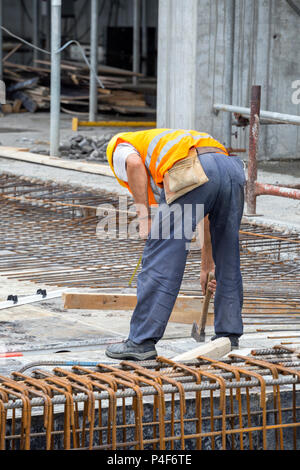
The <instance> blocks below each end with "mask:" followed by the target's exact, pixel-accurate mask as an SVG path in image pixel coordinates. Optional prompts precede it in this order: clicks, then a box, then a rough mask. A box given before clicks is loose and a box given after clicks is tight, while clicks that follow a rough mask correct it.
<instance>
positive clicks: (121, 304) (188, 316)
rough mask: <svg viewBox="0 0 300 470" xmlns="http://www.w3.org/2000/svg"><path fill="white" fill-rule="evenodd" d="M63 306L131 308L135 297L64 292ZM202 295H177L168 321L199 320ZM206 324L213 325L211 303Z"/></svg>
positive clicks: (78, 307) (104, 308)
mask: <svg viewBox="0 0 300 470" xmlns="http://www.w3.org/2000/svg"><path fill="white" fill-rule="evenodd" d="M62 297H63V302H64V308H66V309H82V310H133V309H134V308H135V306H136V302H137V298H136V295H134V294H102V293H91V294H90V293H86V292H83V293H80V292H69V293H68V292H65V293H64V294H63V296H62ZM202 304H203V297H200V296H199V297H197V296H185V295H179V296H178V297H177V300H176V303H175V306H174V309H173V312H172V314H171V317H170V321H172V322H176V323H185V324H192V323H193V322H194V321H196V322H199V319H200V313H201V310H202ZM208 313H209V314H208V318H207V325H209V326H210V325H213V303H212V302H211V304H210V307H209V310H208Z"/></svg>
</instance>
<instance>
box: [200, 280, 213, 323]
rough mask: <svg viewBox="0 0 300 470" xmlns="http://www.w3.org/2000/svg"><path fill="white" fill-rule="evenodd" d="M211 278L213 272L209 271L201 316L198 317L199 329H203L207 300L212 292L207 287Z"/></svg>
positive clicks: (208, 300)
mask: <svg viewBox="0 0 300 470" xmlns="http://www.w3.org/2000/svg"><path fill="white" fill-rule="evenodd" d="M213 279H215V276H214V273H212V272H210V273H209V275H208V278H207V285H206V293H205V297H204V301H203V306H202V312H201V317H200V330H201V331H203V330H204V328H205V325H206V320H207V313H208V307H209V302H210V299H211V296H212V292H211V291H210V290H209V289H208V283H209V282H210V281H212V280H213Z"/></svg>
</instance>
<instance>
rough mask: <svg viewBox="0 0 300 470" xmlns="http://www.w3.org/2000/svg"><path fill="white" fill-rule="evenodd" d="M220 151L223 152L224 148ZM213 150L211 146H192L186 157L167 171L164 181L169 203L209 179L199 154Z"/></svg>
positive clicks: (214, 150)
mask: <svg viewBox="0 0 300 470" xmlns="http://www.w3.org/2000/svg"><path fill="white" fill-rule="evenodd" d="M217 150H220V149H217ZM220 151H221V152H222V150H220ZM212 152H216V149H215V148H209V147H203V148H198V149H196V148H195V147H192V148H191V149H190V150H189V153H188V155H187V157H186V158H183V159H182V160H179V161H178V162H176V163H174V165H173V166H172V167H171V168H170V169H169V171H167V172H166V173H165V175H164V181H163V183H164V190H165V197H166V201H167V204H171V203H172V202H173V201H175V200H176V199H178V198H179V197H180V196H183V195H184V194H186V193H188V192H190V191H192V190H193V189H195V188H198V187H199V186H202V185H203V184H204V183H206V182H207V181H208V177H207V176H206V174H205V171H204V170H203V167H202V165H201V162H200V160H199V158H198V154H204V153H212ZM222 153H223V152H222Z"/></svg>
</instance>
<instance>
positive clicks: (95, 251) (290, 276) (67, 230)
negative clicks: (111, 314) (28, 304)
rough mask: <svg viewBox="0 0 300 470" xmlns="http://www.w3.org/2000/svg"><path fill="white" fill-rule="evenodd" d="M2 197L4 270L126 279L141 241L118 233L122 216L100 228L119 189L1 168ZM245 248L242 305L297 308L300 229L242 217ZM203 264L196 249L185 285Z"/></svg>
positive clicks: (108, 281) (84, 279)
mask: <svg viewBox="0 0 300 470" xmlns="http://www.w3.org/2000/svg"><path fill="white" fill-rule="evenodd" d="M0 200H2V202H3V203H2V204H1V205H0V217H1V227H0V235H1V238H0V250H2V253H1V258H0V275H1V274H2V275H5V276H7V277H8V278H11V279H19V280H26V281H33V282H35V283H39V284H42V283H43V284H47V285H49V286H51V285H53V286H60V287H70V286H71V287H89V288H103V287H127V286H128V282H129V279H130V278H131V275H132V272H133V269H134V267H135V266H136V264H137V262H138V260H139V257H140V255H141V253H142V251H143V245H144V242H143V241H141V240H138V239H128V238H123V239H122V238H119V237H117V231H118V221H119V219H117V225H116V227H115V230H116V238H109V240H107V239H101V238H99V237H98V236H97V231H96V229H97V223H98V221H99V220H98V218H97V216H96V208H97V207H98V206H100V205H102V204H110V205H111V207H114V208H115V209H116V213H118V211H119V199H118V197H117V196H116V195H115V194H111V193H107V192H105V191H95V190H90V189H85V188H76V187H73V186H70V185H59V184H56V183H45V182H41V181H36V180H31V179H28V178H22V177H17V176H13V175H5V174H4V175H1V176H0ZM33 209H34V210H33ZM127 213H128V211H127ZM240 248H241V268H242V274H243V279H244V292H245V305H244V313H248V312H253V309H255V311H257V313H261V314H264V313H277V314H279V313H291V312H292V313H293V314H297V313H300V309H299V300H300V296H299V289H298V286H299V280H300V276H299V256H300V254H299V253H300V238H299V236H298V235H297V234H292V235H291V234H290V235H285V234H282V233H280V232H278V231H276V230H268V229H266V228H263V227H257V226H255V225H252V224H243V225H242V227H241V231H240ZM200 267H201V253H200V251H195V250H192V251H191V252H190V254H189V256H188V259H187V264H186V270H185V274H184V279H183V285H182V286H183V288H182V291H183V290H184V291H185V292H186V293H187V294H188V293H193V292H192V291H190V292H189V289H190V287H191V285H199V272H200ZM135 280H136V278H135ZM135 280H134V282H135ZM134 282H133V286H135V283H134ZM197 294H198V295H199V290H197Z"/></svg>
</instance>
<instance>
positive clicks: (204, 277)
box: [200, 270, 217, 295]
mask: <svg viewBox="0 0 300 470" xmlns="http://www.w3.org/2000/svg"><path fill="white" fill-rule="evenodd" d="M210 272H211V271H204V270H201V272H200V284H201V288H202V293H203V295H205V294H206V288H208V289H209V290H210V291H211V292H212V293H213V294H214V293H215V292H216V288H217V281H216V280H215V279H213V280H212V281H210V282H209V283H208V284H207V281H208V275H209V273H210Z"/></svg>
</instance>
